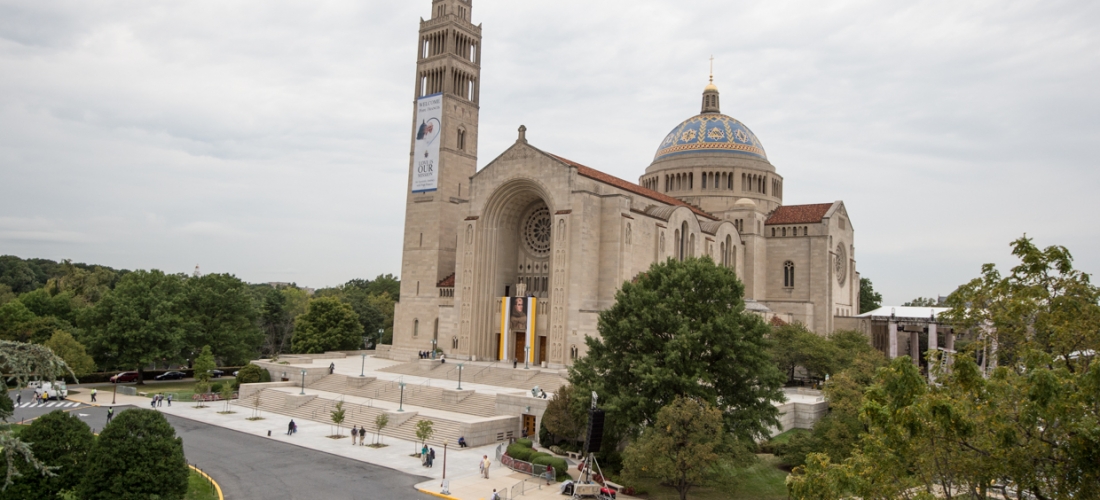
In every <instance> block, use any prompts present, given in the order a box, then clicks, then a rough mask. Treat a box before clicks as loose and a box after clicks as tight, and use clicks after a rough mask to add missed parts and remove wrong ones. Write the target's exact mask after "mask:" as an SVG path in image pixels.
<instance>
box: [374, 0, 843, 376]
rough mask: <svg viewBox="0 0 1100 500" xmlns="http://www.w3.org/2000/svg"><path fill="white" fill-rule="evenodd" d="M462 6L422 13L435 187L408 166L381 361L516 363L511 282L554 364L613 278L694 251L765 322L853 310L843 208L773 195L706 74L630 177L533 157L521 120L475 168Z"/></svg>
mask: <svg viewBox="0 0 1100 500" xmlns="http://www.w3.org/2000/svg"><path fill="white" fill-rule="evenodd" d="M471 12H472V6H471V4H470V2H469V1H466V0H436V1H434V2H433V17H432V19H431V20H428V21H421V30H420V33H421V42H420V46H419V51H418V77H417V82H416V86H415V89H416V96H417V97H421V96H425V95H429V94H431V93H433V92H442V93H443V96H444V107H445V109H444V114H443V118H442V137H444V138H446V139H445V142H444V143H443V148H442V150H441V155H440V167H439V168H440V184H439V189H437V190H435V191H432V192H427V193H413V192H412V188H411V186H412V178H413V168H412V163H411V162H410V169H409V170H410V174H409V175H410V177H409V188H408V191H407V192H408V199H407V203H406V221H405V237H404V243H403V244H404V253H403V261H402V274H401V287H402V288H401V300H400V303H399V304H398V307H397V311H396V315H395V322H394V343H393V348H392V349H390V350H389V355H390V356H391V357H394V358H396V359H401V358H406V359H411V358H412V357H413V356H415V353H416V352H417V351H424V350H428V349H431V348H432V347H433V346H437V347H438V348H440V349H442V350H443V351H444V352H445V353H446V354H447V356H448V357H451V358H456V359H477V360H495V359H504V360H512V359H514V358H515V357H516V356H517V354H516V353H515V352H510V351H511V348H508V349H505V348H504V347H503V346H505V345H508V344H509V342H510V341H511V339H509V336H510V334H507V335H502V321H501V307H502V306H501V304H502V302H501V297H505V296H514V295H516V294H517V292H518V293H522V294H523V295H524V296H529V297H532V298H534V299H535V301H536V304H537V306H536V308H535V313H534V314H535V320H534V325H535V328H534V330H535V337H534V341H533V342H532V343H531V348H532V353H531V354H530V356H531V360H533V361H534V362H535V363H545V364H546V365H547V366H551V367H564V366H568V365H570V364H572V362H573V360H575V359H576V358H577V357H580V356H584V354H585V352H584V350H585V346H584V338H585V337H586V336H596V335H598V332H597V330H596V324H597V317H598V314H599V312H600V311H602V310H605V309H607V308H608V307H610V306H611V305H612V304H613V302H614V297H615V293H616V291H617V290H618V289H619V287H620V286H621V285H622V283H623V282H625V281H629V280H632V279H634V277H636V276H637V275H638V274H639V273H641V272H643V271H645V270H646V269H648V268H649V267H650V266H651V265H652V264H653V263H655V262H661V261H664V260H666V259H684V258H690V257H700V256H704V255H706V256H710V257H711V258H712V259H713V260H714V261H715V262H717V263H718V264H720V265H724V266H728V267H730V268H733V269H734V270H735V271H736V273H737V274H738V276H740V277H741V278H742V281H744V283H745V287H746V297H747V298H749V299H753V300H754V301H755V302H754V303H753V307H752V308H751V309H752V310H753V312H756V313H757V314H761V315H762V316H765V317H766V318H768V319H771V318H779V319H783V320H793V321H797V322H801V323H803V324H805V325H807V327H809V328H810V329H812V330H814V331H816V332H818V333H821V334H827V333H829V332H831V331H833V330H834V326H835V325H834V316H850V315H852V314H856V313H858V311H857V309H858V304H859V297H858V291H859V274H858V272H857V271H856V267H855V262H856V261H855V246H854V230H853V228H852V224H851V220H850V219H849V216H848V213H847V209H846V208H845V207H844V204H843V202H840V201H836V202H833V203H825V204H818V205H796V206H785V205H783V185H784V178H783V177H782V176H780V175H779V174H778V173H777V172H776V168H775V167H774V166H773V165H772V164H771V163H770V162H769V161H768V159H767V156H766V153H765V152H764V149H763V146H762V145H761V143H760V141H759V139H758V138H757V137H756V136H755V134H753V133H752V131H751V130H749V129H748V127H747V126H745V125H744V124H743V123H741V122H739V121H737V120H735V119H733V118H731V117H728V116H726V115H722V114H721V113H720V107H719V92H718V89H717V87H716V86H715V85H714V84H713V82H712V83H711V84H710V85H707V87H706V89H705V90H704V93H703V106H702V113H700V114H699V115H696V116H695V117H692V118H689V119H688V120H685V121H684V122H683V123H681V124H680V125H679V126H677V127H676V128H674V129H673V130H672V132H670V134H669V135H668V136H667V137H666V138H665V139H664V141H663V142H662V143H661V145H660V147H659V148H658V152H657V154H656V155H655V158H654V161H653V163H652V164H651V165H650V166H649V167H648V168H647V169H645V172H644V174H643V175H642V176H641V177H640V178H639V182H638V183H634V182H630V181H626V180H623V179H619V178H616V177H613V176H610V175H608V174H605V173H603V172H600V171H597V170H595V169H592V168H589V167H586V166H584V165H581V164H579V163H576V162H573V161H570V160H567V159H565V158H562V157H559V156H556V155H554V154H551V153H548V152H545V151H542V150H540V149H538V148H536V147H535V146H533V145H531V144H530V143H528V141H527V138H526V128H525V127H520V129H519V135H518V138H517V140H516V142H515V143H514V144H513V145H512V146H511V147H510V148H508V149H507V150H506V151H504V152H503V153H501V154H500V155H499V156H498V157H497V158H496V159H494V160H493V161H492V162H490V163H489V164H488V165H486V166H485V167H484V168H482V169H481V170H480V171H476V172H475V164H476V154H477V146H476V144H477V142H476V141H477V111H478V98H479V96H478V94H477V92H476V89H477V78H478V77H479V75H480V58H479V54H480V40H481V38H480V27H475V26H473V25H472V24H470V17H469V16H470V14H471ZM433 47H437V48H433ZM456 48H458V49H457V50H456ZM437 77H438V78H437ZM437 82H442V83H439V84H438V85H437ZM415 125H416V124H415V123H414V126H415ZM414 128H415V127H414ZM413 132H414V134H413V135H414V136H415V132H416V131H415V129H414V131H413ZM452 139H453V140H452ZM463 140H464V141H465V143H464V144H460V142H461V141H463ZM516 342H519V340H517V341H516ZM521 354H522V353H521Z"/></svg>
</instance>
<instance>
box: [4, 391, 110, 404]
mask: <svg viewBox="0 0 1100 500" xmlns="http://www.w3.org/2000/svg"><path fill="white" fill-rule="evenodd" d="M93 401H94V400H93ZM22 403H23V393H22V392H17V393H15V404H22Z"/></svg>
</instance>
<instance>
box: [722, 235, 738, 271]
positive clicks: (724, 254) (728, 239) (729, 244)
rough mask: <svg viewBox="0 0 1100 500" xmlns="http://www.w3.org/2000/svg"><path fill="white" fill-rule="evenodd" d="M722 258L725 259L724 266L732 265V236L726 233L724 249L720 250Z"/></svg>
mask: <svg viewBox="0 0 1100 500" xmlns="http://www.w3.org/2000/svg"><path fill="white" fill-rule="evenodd" d="M722 259H724V260H725V261H726V267H733V266H734V265H735V264H734V261H733V236H730V235H728V234H727V235H726V251H725V252H722Z"/></svg>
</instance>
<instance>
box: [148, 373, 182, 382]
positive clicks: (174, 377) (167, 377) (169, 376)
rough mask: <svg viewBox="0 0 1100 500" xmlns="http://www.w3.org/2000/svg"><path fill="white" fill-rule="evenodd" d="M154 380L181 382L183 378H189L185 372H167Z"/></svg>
mask: <svg viewBox="0 0 1100 500" xmlns="http://www.w3.org/2000/svg"><path fill="white" fill-rule="evenodd" d="M154 378H156V379H157V380H179V379H182V378H187V374H186V373H183V372H165V373H162V374H160V375H157V376H156V377H154Z"/></svg>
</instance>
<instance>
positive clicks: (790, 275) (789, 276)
mask: <svg viewBox="0 0 1100 500" xmlns="http://www.w3.org/2000/svg"><path fill="white" fill-rule="evenodd" d="M783 286H784V287H787V288H793V287H794V262H791V261H789V260H788V261H787V262H784V263H783Z"/></svg>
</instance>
